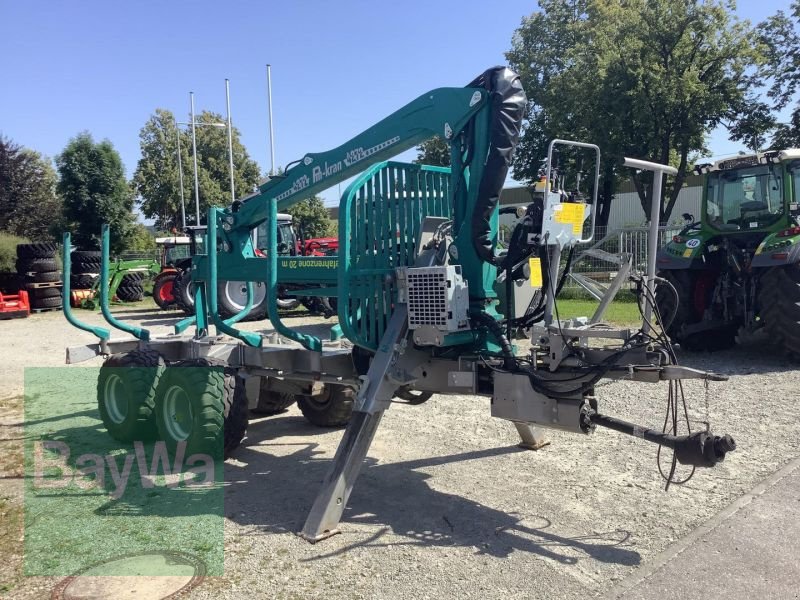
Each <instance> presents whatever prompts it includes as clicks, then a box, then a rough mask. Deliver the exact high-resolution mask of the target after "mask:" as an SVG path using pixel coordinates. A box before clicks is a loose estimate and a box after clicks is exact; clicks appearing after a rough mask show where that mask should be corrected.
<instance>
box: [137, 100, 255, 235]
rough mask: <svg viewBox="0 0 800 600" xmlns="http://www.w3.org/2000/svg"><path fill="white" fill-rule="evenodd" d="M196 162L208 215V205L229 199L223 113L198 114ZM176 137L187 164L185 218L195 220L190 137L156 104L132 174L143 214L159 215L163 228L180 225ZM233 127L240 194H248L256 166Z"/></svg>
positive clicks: (143, 131) (141, 136)
mask: <svg viewBox="0 0 800 600" xmlns="http://www.w3.org/2000/svg"><path fill="white" fill-rule="evenodd" d="M196 120H197V122H198V123H206V124H207V125H200V126H198V127H196V139H197V166H198V181H199V188H200V215H201V220H202V221H204V220H205V213H206V211H207V210H208V207H209V206H226V205H229V204H230V203H231V195H230V166H229V161H228V134H227V130H226V129H225V128H223V127H216V126H212V125H211V124H218V123H224V121H225V120H224V119H223V117H222V115H219V114H217V113H212V112H207V111H204V112H202V113H201V114H199V115H197V116H196ZM178 136H180V146H181V163H182V167H183V183H184V189H183V193H184V198H185V203H186V217H187V222H193V221H194V213H195V202H194V166H193V157H192V137H191V131H190V129H188V128H182V129H180V130H179V129H178V126H177V124H176V121H175V116H174V115H173V114H172V113H171V112H170V111H168V110H164V109H156V112H155V113H154V114H153V115H152V116H151V117H150V119H148V121H147V122H146V123H145V125H144V126H143V127H142V129H141V131H140V132H139V140H140V141H139V145H140V147H141V150H142V157H141V158H140V159H139V162H138V164H137V166H136V171H135V172H134V175H133V185H134V187H135V189H136V192H137V194H138V195H139V198H140V200H139V205H140V208H141V211H142V213H143V214H144V215H145V217H148V218H151V219H155V220H156V224H157V225H158V226H159V227H162V228H167V227H168V226H169V225H170V223H172V224H178V225H180V224H181V218H180V217H181V209H180V194H181V189H180V178H179V173H178ZM239 136H240V134H239V131H238V130H237V129H236V128H235V127H234V128H233V132H232V137H233V140H232V142H233V165H234V178H233V179H234V186H235V191H236V196H237V197H241V196H246V195H247V194H249V193H250V192H251V191H253V187H254V186H256V185H257V184H258V180H259V170H258V165H257V164H256V163H255V161H253V160H252V159H250V157H249V155H248V153H247V150H246V149H245V147H244V145H242V143H241V141H240V139H239Z"/></svg>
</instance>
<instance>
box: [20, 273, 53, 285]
mask: <svg viewBox="0 0 800 600" xmlns="http://www.w3.org/2000/svg"><path fill="white" fill-rule="evenodd" d="M25 280H26V281H28V282H29V283H57V282H59V281H61V271H48V272H46V273H34V274H33V275H27V276H26V277H25Z"/></svg>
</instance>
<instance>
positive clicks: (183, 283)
mask: <svg viewBox="0 0 800 600" xmlns="http://www.w3.org/2000/svg"><path fill="white" fill-rule="evenodd" d="M172 290H173V294H174V295H175V306H177V307H178V308H180V309H181V310H182V311H183V312H184V314H187V315H193V314H194V285H193V284H192V276H191V273H189V271H180V272H179V273H178V274H177V275H176V276H175V283H174V284H173V287H172Z"/></svg>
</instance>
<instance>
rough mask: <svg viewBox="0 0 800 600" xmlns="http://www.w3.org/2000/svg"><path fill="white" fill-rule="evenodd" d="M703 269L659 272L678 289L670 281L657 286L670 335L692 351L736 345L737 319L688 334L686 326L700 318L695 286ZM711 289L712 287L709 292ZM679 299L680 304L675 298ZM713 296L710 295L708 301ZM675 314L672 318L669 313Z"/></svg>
mask: <svg viewBox="0 0 800 600" xmlns="http://www.w3.org/2000/svg"><path fill="white" fill-rule="evenodd" d="M704 274H705V273H704V272H694V271H689V270H676V271H665V272H662V273H659V274H658V275H659V277H663V278H664V279H666V280H667V281H668V282H669V283H671V284H672V286H673V287H674V288H675V291H676V292H677V298H676V294H675V292H673V291H672V290H671V289H670V287H669V286H668V285H664V284H661V285H659V286H657V287H656V304H657V305H658V312H659V314H660V315H661V317H662V318H663V319H664V320H665V321H666V322H667V323H666V324H667V328H666V329H667V335H668V336H669V337H670V339H671V340H672V341H674V342H677V343H679V344H680V345H681V348H683V349H684V350H688V351H690V352H717V351H719V350H726V349H728V348H732V347H733V346H735V345H736V334H737V332H738V331H739V325H740V323H738V322H734V323H730V324H727V325H725V326H724V327H720V328H718V329H709V330H707V331H700V332H697V333H692V334H686V333H685V331H684V326H686V325H692V324H694V323H698V322H700V320H701V319H702V318H703V312H702V311H700V310H699V309H698V307H697V306H696V305H695V298H694V295H695V287H696V286H697V285H699V283H698V282H699V280H700V278H701V277H702V276H703V275H704ZM710 291H711V290H710V289H709V292H710ZM676 299H677V301H678V305H677V308H676V307H675V301H676ZM709 300H710V297H709V298H708V299H707V301H709ZM673 313H674V315H675V316H674V318H672V320H671V321H669V320H668V319H669V317H670V315H672V314H673Z"/></svg>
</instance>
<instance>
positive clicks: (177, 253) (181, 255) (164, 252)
mask: <svg viewBox="0 0 800 600" xmlns="http://www.w3.org/2000/svg"><path fill="white" fill-rule="evenodd" d="M190 242H191V239H190V238H189V236H186V235H172V236H165V237H157V238H156V245H157V246H158V247H159V249H160V252H159V254H160V258H161V269H162V270H164V269H167V268H176V267H177V266H178V264H179V263H180V262H181V261H185V260H186V259H189V258H191V256H192V255H191V248H190Z"/></svg>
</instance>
